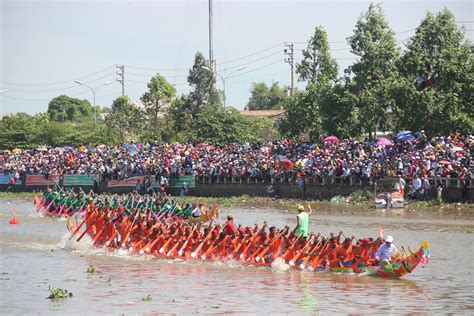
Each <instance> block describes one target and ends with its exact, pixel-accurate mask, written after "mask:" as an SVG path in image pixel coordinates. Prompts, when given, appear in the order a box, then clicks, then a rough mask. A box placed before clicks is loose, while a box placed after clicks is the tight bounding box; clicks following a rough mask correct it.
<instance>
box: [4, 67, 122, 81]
mask: <svg viewBox="0 0 474 316" xmlns="http://www.w3.org/2000/svg"><path fill="white" fill-rule="evenodd" d="M112 67H114V66H109V67H107V68H104V69H101V70H99V71H96V72H94V73H91V74H88V75H85V76H81V77H77V78H74V79H69V80H64V81H56V82H49V83H15V82H7V81H1V83H3V84H7V85H12V86H51V85H57V84H61V83H67V82H72V81H74V80H79V79H83V78H87V77H92V76H94V75H96V74H98V73H101V72H104V71H106V70H108V69H110V68H112Z"/></svg>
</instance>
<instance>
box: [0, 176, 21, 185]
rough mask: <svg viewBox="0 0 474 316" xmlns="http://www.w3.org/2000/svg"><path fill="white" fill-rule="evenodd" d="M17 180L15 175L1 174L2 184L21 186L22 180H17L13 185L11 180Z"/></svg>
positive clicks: (0, 180) (0, 182)
mask: <svg viewBox="0 0 474 316" xmlns="http://www.w3.org/2000/svg"><path fill="white" fill-rule="evenodd" d="M12 178H13V179H15V175H14V174H0V184H15V185H20V184H21V180H20V179H15V183H11V182H10V179H12Z"/></svg>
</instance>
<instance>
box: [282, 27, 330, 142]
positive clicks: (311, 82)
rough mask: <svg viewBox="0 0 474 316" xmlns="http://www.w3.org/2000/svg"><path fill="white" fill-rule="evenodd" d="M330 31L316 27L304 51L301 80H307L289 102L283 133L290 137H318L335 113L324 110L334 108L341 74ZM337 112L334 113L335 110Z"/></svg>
mask: <svg viewBox="0 0 474 316" xmlns="http://www.w3.org/2000/svg"><path fill="white" fill-rule="evenodd" d="M329 49H330V48H329V43H328V39H327V34H326V31H325V30H324V29H323V28H322V27H317V28H316V29H315V32H314V35H313V36H312V37H311V39H310V40H309V42H308V47H307V48H306V49H305V50H304V51H303V61H302V62H301V63H300V64H299V65H298V68H297V69H298V73H299V75H300V80H303V81H307V82H308V85H307V86H306V89H305V91H304V92H300V93H296V94H295V95H294V96H293V97H292V98H291V99H290V100H289V101H288V102H287V103H286V105H285V109H286V111H287V118H286V120H285V121H284V122H282V125H281V126H280V127H281V130H282V133H283V134H285V135H287V136H289V137H293V138H295V137H302V138H304V139H309V140H312V141H317V140H318V139H319V138H320V137H321V136H322V135H323V134H324V130H323V125H328V124H325V123H324V122H323V118H327V119H329V120H332V119H333V117H332V116H330V115H328V114H329V113H324V112H323V110H325V109H327V110H329V111H331V110H332V108H331V105H328V103H329V104H330V103H334V102H330V101H332V100H330V99H329V98H328V95H329V94H330V92H331V89H332V87H333V82H334V80H335V79H336V76H337V64H336V61H335V60H334V59H333V58H332V57H331V55H330V53H329ZM331 114H333V113H331Z"/></svg>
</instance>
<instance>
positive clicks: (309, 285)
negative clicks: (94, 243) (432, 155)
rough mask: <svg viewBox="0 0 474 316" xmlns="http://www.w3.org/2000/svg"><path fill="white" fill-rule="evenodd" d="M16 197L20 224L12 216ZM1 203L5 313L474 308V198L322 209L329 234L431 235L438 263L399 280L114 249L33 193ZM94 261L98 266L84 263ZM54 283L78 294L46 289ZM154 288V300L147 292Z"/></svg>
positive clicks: (259, 214) (412, 238)
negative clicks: (397, 207)
mask: <svg viewBox="0 0 474 316" xmlns="http://www.w3.org/2000/svg"><path fill="white" fill-rule="evenodd" d="M14 207H15V208H16V209H17V218H18V219H19V220H20V224H19V225H9V223H8V222H9V219H10V218H11V214H12V209H13V208H14ZM0 210H1V212H0V245H1V262H0V263H1V269H0V273H1V274H0V288H1V289H0V308H1V309H0V310H1V312H2V314H3V315H12V314H33V313H34V314H46V315H52V314H61V315H63V314H82V315H93V314H94V315H95V314H119V313H124V314H131V313H133V314H150V313H154V312H156V313H174V314H183V313H185V314H190V313H193V312H196V313H219V314H221V313H236V314H269V313H271V314H286V313H291V314H318V313H322V314H333V313H344V314H347V313H356V314H360V313H383V314H400V313H422V314H423V313H426V314H427V313H433V312H434V313H443V314H444V313H466V314H470V313H474V282H473V275H472V271H473V270H474V269H473V268H474V267H473V262H474V255H473V248H472V242H473V241H474V234H473V231H474V216H473V214H474V211H473V210H472V207H471V210H469V209H467V207H466V206H464V211H453V212H449V213H448V214H444V213H445V212H443V213H442V214H440V213H438V212H436V211H430V212H426V211H425V212H416V211H410V212H403V211H402V212H401V213H400V211H398V212H391V211H388V212H383V211H373V212H364V211H356V212H355V213H354V214H353V213H352V212H345V213H343V214H329V213H328V212H322V211H320V210H315V214H313V215H312V216H311V221H310V223H311V224H310V230H311V231H313V232H321V233H323V234H324V235H326V236H327V235H329V232H334V233H337V232H339V230H342V231H344V232H345V234H346V235H348V236H350V235H352V234H354V235H355V236H357V237H360V238H361V237H364V236H373V237H376V236H377V235H378V227H379V225H382V226H383V227H384V229H385V234H386V235H389V234H390V235H393V236H394V238H395V244H396V245H397V246H398V247H399V245H400V244H401V243H403V244H404V245H406V244H410V245H411V246H412V247H413V248H415V247H416V248H418V247H419V246H420V244H421V243H422V242H423V240H425V239H427V240H428V241H429V242H430V245H431V262H430V264H428V265H427V266H426V268H424V269H423V268H422V267H421V266H419V267H418V268H417V269H416V270H415V271H414V273H413V274H410V275H408V276H406V277H405V278H403V279H401V280H387V279H381V278H376V277H360V276H356V275H345V274H344V275H343V274H332V273H324V272H320V273H315V272H301V271H297V270H292V269H290V270H288V269H287V266H286V265H284V264H281V265H275V266H274V267H273V268H272V269H270V268H260V267H259V268H255V267H248V266H241V265H238V264H235V263H234V264H232V263H227V264H221V263H215V262H201V261H187V262H185V261H177V260H166V259H160V258H152V257H145V256H139V255H130V254H128V253H127V252H126V251H119V252H116V253H110V252H108V251H104V250H95V249H93V248H92V247H91V246H90V243H88V241H87V240H85V239H84V240H82V241H81V242H80V243H76V242H69V241H68V237H69V234H68V233H67V229H66V222H65V220H60V219H53V218H49V217H41V216H40V215H38V214H37V213H36V212H35V211H34V206H33V204H32V202H31V201H26V200H20V199H14V200H6V199H4V200H0ZM229 212H232V213H233V215H234V217H235V222H236V223H239V222H241V223H242V224H243V225H253V223H258V224H259V226H261V225H262V223H263V221H267V222H268V223H269V225H270V226H271V225H275V226H277V227H283V226H284V225H291V226H292V227H293V226H294V224H295V215H296V214H295V213H289V212H284V211H275V210H267V209H242V208H241V209H232V210H229V209H225V208H224V209H222V210H221V220H220V222H221V223H222V221H223V217H224V216H225V214H227V213H229ZM399 248H400V247H399ZM90 264H92V265H94V267H95V268H96V269H97V270H98V271H99V272H98V273H95V274H88V273H86V270H87V268H88V266H89V265H90ZM49 285H51V286H53V287H60V288H66V289H67V290H68V291H70V292H72V293H73V294H74V296H73V297H72V298H67V299H62V300H58V301H51V300H48V299H45V298H46V297H47V296H48V295H49V291H48V286H49ZM147 295H151V297H152V300H151V301H149V302H146V301H142V300H141V298H143V297H145V296H147Z"/></svg>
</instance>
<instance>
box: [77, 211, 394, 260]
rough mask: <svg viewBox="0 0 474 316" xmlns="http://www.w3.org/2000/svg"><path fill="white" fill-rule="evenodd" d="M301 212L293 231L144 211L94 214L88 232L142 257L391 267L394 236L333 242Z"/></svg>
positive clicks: (333, 238) (98, 241)
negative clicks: (193, 221)
mask: <svg viewBox="0 0 474 316" xmlns="http://www.w3.org/2000/svg"><path fill="white" fill-rule="evenodd" d="M298 208H299V214H298V216H297V225H296V227H295V229H293V230H290V227H289V226H286V227H285V228H283V229H280V230H279V229H277V228H275V227H270V228H268V227H267V224H266V223H264V225H263V226H262V227H261V228H260V229H259V227H258V225H257V224H255V226H254V227H253V228H252V227H246V228H244V227H242V226H241V225H239V226H238V227H235V225H234V222H233V217H232V215H229V216H228V218H227V222H226V223H225V225H222V226H221V225H219V224H214V223H213V222H212V221H211V222H210V223H209V225H208V226H206V227H205V228H203V229H201V228H199V227H198V226H197V225H195V226H189V224H187V223H185V222H182V221H181V220H172V218H170V220H168V219H166V220H165V221H163V222H159V221H155V220H154V219H153V218H150V217H148V219H147V217H146V216H142V215H141V214H142V213H141V212H137V213H136V215H134V216H133V215H131V216H127V217H123V216H122V215H123V214H122V215H119V214H116V215H117V216H116V217H115V216H111V217H109V216H104V213H103V212H91V213H89V215H92V216H89V215H88V216H87V218H86V226H87V229H86V231H85V232H84V233H86V232H87V231H89V233H90V234H91V237H92V238H93V241H94V244H95V245H98V246H100V245H105V246H108V247H109V248H119V247H129V248H132V249H133V250H134V251H135V252H139V253H144V252H146V253H148V254H154V255H162V256H163V255H166V256H168V257H173V256H174V257H176V256H182V257H199V258H202V259H214V260H217V259H221V260H226V259H229V258H233V259H237V260H240V261H245V262H250V263H252V262H255V261H259V258H260V259H261V261H260V262H259V263H267V264H268V263H271V262H272V261H273V260H274V259H275V258H278V257H280V258H283V259H284V260H286V261H291V260H293V262H294V263H295V264H298V265H300V264H303V266H305V267H306V264H307V263H308V262H311V267H312V268H317V267H326V266H328V265H329V266H330V267H347V266H351V267H352V268H357V267H360V266H364V265H377V264H386V263H389V262H390V260H391V257H392V254H393V252H395V251H396V248H395V246H394V245H393V244H392V242H393V238H392V237H391V236H388V237H387V238H386V240H385V241H383V240H382V239H380V238H378V239H375V240H374V239H372V238H363V239H359V240H356V241H355V243H354V239H355V238H354V237H352V238H345V239H344V238H341V237H342V236H343V234H342V232H340V233H339V235H337V236H334V234H331V235H330V236H329V237H328V238H324V237H323V236H321V235H320V234H317V235H315V234H310V233H309V230H308V222H309V215H310V214H311V213H312V212H311V209H310V210H309V212H306V211H305V209H304V207H303V206H298ZM93 214H95V215H93ZM114 217H115V218H114ZM92 227H93V228H92Z"/></svg>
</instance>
